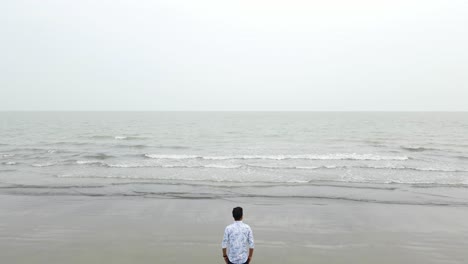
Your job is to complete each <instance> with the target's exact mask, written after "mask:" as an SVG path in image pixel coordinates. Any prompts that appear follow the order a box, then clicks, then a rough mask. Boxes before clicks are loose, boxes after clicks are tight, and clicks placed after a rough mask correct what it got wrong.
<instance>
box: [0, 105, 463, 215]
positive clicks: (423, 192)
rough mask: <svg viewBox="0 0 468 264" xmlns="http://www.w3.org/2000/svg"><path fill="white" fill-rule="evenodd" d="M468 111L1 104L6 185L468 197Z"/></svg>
mask: <svg viewBox="0 0 468 264" xmlns="http://www.w3.org/2000/svg"><path fill="white" fill-rule="evenodd" d="M467 193H468V113H466V112H0V194H7V195H47V196H51V195H53V196H90V197H93V196H96V197H101V196H131V197H143V198H164V199H231V200H235V199H243V200H248V199H249V198H254V197H257V198H264V199H267V200H269V201H275V200H281V199H289V198H294V199H302V200H303V201H304V202H307V201H317V200H320V201H329V200H336V199H338V200H342V201H349V202H360V203H388V204H414V205H431V206H468V195H467Z"/></svg>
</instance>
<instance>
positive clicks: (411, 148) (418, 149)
mask: <svg viewBox="0 0 468 264" xmlns="http://www.w3.org/2000/svg"><path fill="white" fill-rule="evenodd" d="M400 148H401V149H404V150H407V151H411V152H423V151H429V150H438V149H435V148H428V147H420V146H401V147H400Z"/></svg>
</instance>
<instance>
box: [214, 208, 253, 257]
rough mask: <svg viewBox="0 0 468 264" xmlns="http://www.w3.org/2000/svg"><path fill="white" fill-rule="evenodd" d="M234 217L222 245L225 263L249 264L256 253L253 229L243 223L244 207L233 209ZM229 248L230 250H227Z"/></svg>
mask: <svg viewBox="0 0 468 264" xmlns="http://www.w3.org/2000/svg"><path fill="white" fill-rule="evenodd" d="M232 217H234V220H235V221H234V223H232V224H230V225H228V226H227V227H226V229H225V230H224V237H223V242H222V243H221V247H222V248H223V258H224V261H226V264H249V263H250V261H251V260H252V255H253V251H254V239H253V234H252V229H250V226H248V225H246V224H244V223H242V218H243V212H242V207H236V208H234V209H232ZM228 248H229V250H227V249H228ZM226 251H228V252H227V253H228V254H226ZM247 252H248V253H247Z"/></svg>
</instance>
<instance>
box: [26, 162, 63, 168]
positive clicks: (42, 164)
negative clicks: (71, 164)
mask: <svg viewBox="0 0 468 264" xmlns="http://www.w3.org/2000/svg"><path fill="white" fill-rule="evenodd" d="M54 165H57V162H47V163H34V164H32V165H31V166H33V167H50V166H54Z"/></svg>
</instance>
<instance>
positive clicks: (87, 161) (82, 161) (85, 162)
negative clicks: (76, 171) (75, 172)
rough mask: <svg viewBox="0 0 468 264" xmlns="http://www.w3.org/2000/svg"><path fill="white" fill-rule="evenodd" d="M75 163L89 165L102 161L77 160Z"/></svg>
mask: <svg viewBox="0 0 468 264" xmlns="http://www.w3.org/2000/svg"><path fill="white" fill-rule="evenodd" d="M76 164H80V165H90V164H103V163H102V162H101V161H99V160H77V161H76Z"/></svg>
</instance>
